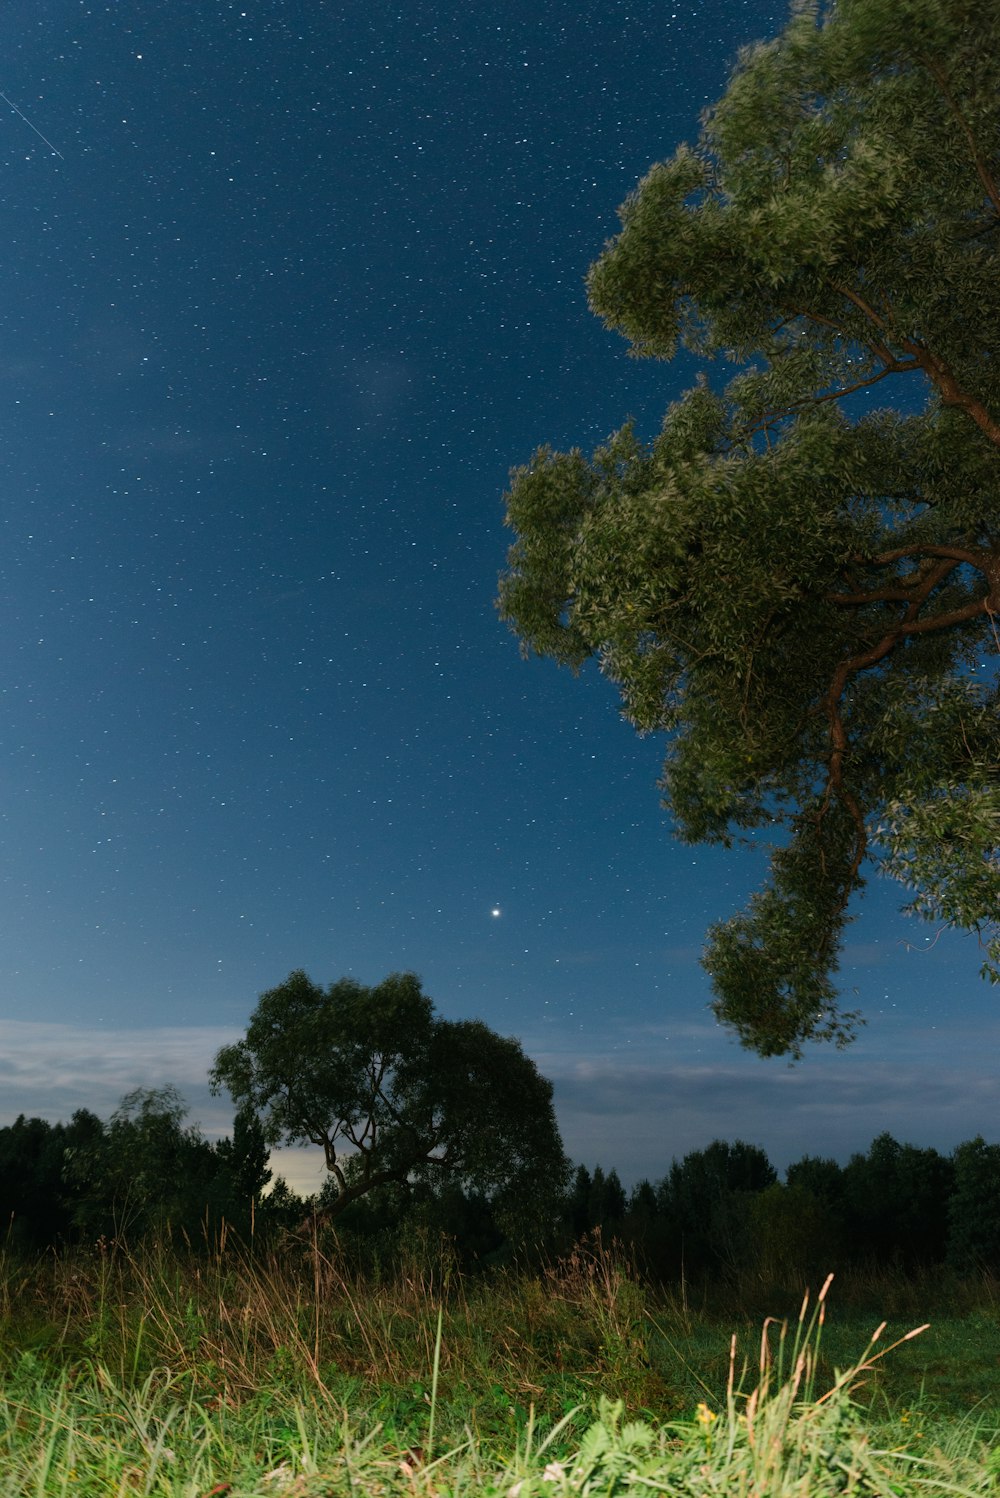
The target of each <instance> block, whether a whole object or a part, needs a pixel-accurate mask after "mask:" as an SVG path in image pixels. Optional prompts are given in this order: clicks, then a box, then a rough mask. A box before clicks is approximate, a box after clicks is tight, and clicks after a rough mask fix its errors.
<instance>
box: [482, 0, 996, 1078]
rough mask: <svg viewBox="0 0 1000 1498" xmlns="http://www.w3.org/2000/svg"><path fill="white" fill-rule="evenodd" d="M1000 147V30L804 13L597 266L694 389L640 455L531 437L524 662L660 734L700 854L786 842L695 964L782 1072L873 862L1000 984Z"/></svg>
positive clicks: (656, 174) (628, 434)
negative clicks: (691, 362) (569, 671)
mask: <svg viewBox="0 0 1000 1498" xmlns="http://www.w3.org/2000/svg"><path fill="white" fill-rule="evenodd" d="M998 130H1000V10H998V9H997V7H996V6H989V5H982V4H980V3H978V0H894V3H893V4H891V5H890V4H886V3H885V0H837V3H836V4H834V3H832V0H798V3H796V5H795V6H794V9H793V14H792V19H791V21H790V22H789V24H788V26H787V29H786V30H785V31H784V33H783V34H782V35H781V36H779V37H778V38H777V40H775V41H773V42H770V43H768V44H766V45H760V46H757V47H754V48H751V49H748V50H747V51H745V52H744V53H743V54H742V56H741V59H740V62H739V65H738V67H737V68H736V70H735V72H734V74H733V77H732V80H731V82H730V85H729V87H728V90H727V92H726V94H725V96H724V97H723V99H722V100H721V102H720V103H719V104H717V105H716V106H715V108H714V109H713V110H711V111H710V112H709V113H708V114H707V115H706V117H705V120H704V126H703V131H702V135H701V138H700V141H699V143H698V145H697V147H696V148H693V149H692V148H690V147H688V146H682V147H681V148H680V149H679V150H678V151H677V153H676V154H675V155H674V157H673V158H672V159H671V160H670V161H668V162H665V163H661V164H659V165H657V166H654V167H653V169H652V170H651V171H650V173H649V174H648V176H647V177H646V178H645V179H644V180H643V181H642V182H641V183H640V184H639V186H638V188H637V189H636V191H635V192H634V193H633V194H632V196H631V197H630V198H629V199H628V201H627V202H626V203H625V205H624V207H623V209H622V210H621V221H622V229H621V233H620V234H619V235H618V237H617V238H616V239H615V240H613V241H612V242H611V243H610V244H609V245H608V246H607V247H606V248H605V251H604V253H603V254H602V256H601V258H600V259H599V260H598V261H597V263H596V264H595V265H594V266H593V267H592V269H591V272H590V276H589V282H588V286H589V296H590V303H591V306H592V308H593V310H594V311H595V312H597V313H598V314H599V315H600V316H601V317H602V318H603V319H604V320H605V322H606V323H607V324H608V325H609V326H610V327H613V328H616V329H618V330H619V331H620V332H622V333H624V334H625V336H626V337H627V338H628V339H629V340H630V341H631V345H632V352H633V353H634V354H636V355H640V356H652V357H656V358H664V359H672V358H673V357H674V356H675V354H676V353H677V351H678V349H679V348H680V347H681V346H683V347H684V348H685V349H686V350H688V352H689V353H692V354H694V355H695V356H696V357H698V358H700V359H702V360H704V361H705V364H706V370H705V371H703V372H702V374H701V376H700V377H699V380H698V383H697V385H696V386H695V388H693V389H691V390H689V391H688V392H687V393H686V394H685V395H684V396H683V397H682V398H681V399H680V400H679V401H678V402H677V403H676V404H674V405H673V406H672V407H671V408H670V410H669V411H668V413H667V416H666V418H665V421H664V424H663V427H662V430H661V432H660V434H659V436H658V437H657V438H656V439H655V441H654V442H653V443H652V444H651V445H648V446H647V445H643V444H641V443H640V442H639V441H638V439H637V437H636V435H635V433H634V432H633V430H632V429H631V427H630V426H626V427H624V428H623V429H622V430H621V431H619V432H618V433H617V434H615V435H614V436H613V437H611V438H610V439H609V441H608V443H607V444H606V445H605V446H604V447H603V448H601V449H600V450H599V451H598V452H597V453H595V455H594V456H593V458H591V459H589V460H588V459H587V458H585V457H584V456H583V455H582V454H581V453H580V452H579V451H573V452H569V453H557V452H553V451H551V450H550V449H548V448H542V449H540V450H539V451H538V452H536V453H535V455H534V456H533V458H532V459H531V461H530V463H529V464H528V465H527V466H526V467H525V468H522V469H520V470H517V471H516V472H515V473H514V475H513V481H512V487H511V489H510V492H509V495H508V497H507V504H508V521H509V523H510V525H511V526H512V527H513V528H514V530H515V531H516V533H517V539H516V541H515V543H514V545H513V546H512V548H511V551H510V555H509V567H508V570H507V572H506V573H505V575H504V576H503V578H502V580H501V588H500V600H499V605H500V611H501V614H502V615H503V617H504V618H506V619H507V620H508V621H509V623H510V624H511V626H512V627H513V629H514V630H515V632H516V633H517V634H518V635H519V637H520V639H521V641H522V645H523V647H524V649H525V650H528V651H535V652H537V653H539V654H542V655H548V656H552V657H554V658H555V659H556V660H557V661H559V662H562V663H564V664H567V665H569V666H571V667H574V668H576V667H579V666H580V665H581V664H582V663H583V662H584V661H585V660H586V659H587V658H589V657H591V656H595V657H596V658H597V659H598V660H599V662H600V665H601V669H602V670H603V671H604V672H605V673H606V674H607V675H608V676H609V677H610V678H611V679H612V680H613V681H615V682H616V683H617V684H618V686H619V688H620V691H621V696H622V700H623V704H624V711H625V713H626V715H627V716H628V717H629V718H630V719H631V720H632V722H633V723H634V724H635V725H636V726H637V727H638V728H639V729H640V730H642V731H654V730H666V732H667V734H668V735H669V738H668V749H667V758H666V764H665V769H664V777H663V782H662V785H663V790H664V792H665V797H666V802H667V804H668V805H669V807H670V809H671V811H672V814H673V817H674V820H675V823H676V827H677V831H678V833H679V835H680V837H681V838H682V839H684V840H686V841H691V842H695V841H708V842H717V843H722V844H724V845H728V844H729V842H730V841H731V840H732V838H733V837H734V836H749V837H751V838H752V837H753V834H754V831H755V830H756V829H765V830H766V835H767V837H768V838H773V839H774V840H775V846H774V847H773V850H772V852H771V858H770V879H769V881H768V883H767V884H766V885H765V886H764V887H763V888H762V889H761V890H760V891H759V892H758V893H756V894H755V895H753V897H752V898H751V900H750V903H749V906H748V907H747V909H746V910H745V911H743V912H742V913H740V914H737V915H735V916H733V917H732V918H731V919H729V920H726V921H723V922H721V923H719V924H717V925H716V926H715V927H714V928H713V929H712V930H711V932H710V933H709V944H708V947H707V950H706V955H705V958H704V963H705V966H706V968H707V970H708V972H709V974H710V975H711V979H712V983H713V988H714V993H715V998H714V1002H713V1007H714V1009H715V1012H716V1014H717V1016H718V1017H719V1019H720V1020H721V1021H723V1022H724V1023H726V1024H728V1025H730V1026H732V1027H733V1029H734V1030H735V1031H736V1033H737V1035H738V1036H739V1038H740V1040H741V1041H742V1043H743V1044H744V1045H746V1046H748V1047H750V1048H752V1049H754V1050H757V1051H759V1052H760V1053H762V1054H765V1055H773V1054H783V1053H787V1054H790V1055H793V1056H797V1055H799V1054H801V1050H802V1047H803V1045H804V1043H805V1042H807V1041H810V1040H823V1039H832V1040H834V1041H836V1042H838V1043H841V1044H842V1043H845V1042H846V1041H847V1040H849V1039H850V1038H852V1036H853V1034H854V1029H855V1024H856V1021H857V1018H858V1017H857V1015H855V1014H850V1013H843V1012H842V1011H841V1010H840V1009H839V1007H838V1003H837V993H836V987H835V981H834V975H835V973H836V969H837V960H838V952H839V949H840V944H841V941H842V935H843V928H844V925H845V922H846V920H847V919H848V906H849V902H850V901H851V898H852V896H853V895H854V894H855V893H856V892H857V891H859V890H860V889H861V888H862V886H863V883H864V877H865V874H866V872H867V871H868V870H869V869H872V868H874V869H877V870H879V871H880V872H882V873H885V874H888V875H892V876H894V877H895V878H897V879H898V880H900V881H901V882H902V884H903V885H904V886H905V887H906V888H907V889H908V890H909V891H910V892H911V896H912V898H911V902H910V905H909V907H908V908H909V909H910V910H912V911H914V912H915V913H916V914H918V915H920V916H923V917H926V918H928V919H930V920H932V921H934V922H936V923H938V924H939V925H940V926H942V927H945V926H950V927H955V928H959V929H964V930H974V931H977V932H978V933H979V934H980V939H981V941H982V944H983V947H984V953H985V963H984V969H983V971H984V974H985V975H987V976H989V977H990V978H991V979H992V980H994V981H996V980H997V979H998V978H1000V924H998V918H997V912H998V910H1000V857H998V843H1000V775H998V771H997V765H998V762H1000V720H998V715H997V705H998V703H997V697H998V683H997V673H996V645H997V634H996V614H997V612H998V611H1000V156H998V151H997V144H996V143H997V138H998ZM720 356H721V357H724V358H725V359H727V360H729V361H730V362H731V363H735V364H737V365H738V366H741V368H740V369H739V372H738V373H736V375H735V377H734V378H732V379H730V380H729V382H728V383H727V384H724V385H723V384H721V382H719V381H716V383H715V384H714V385H713V384H712V383H710V381H709V379H708V369H709V368H711V367H714V364H715V361H716V360H717V358H719V357H720ZM890 390H891V391H893V392H894V393H895V395H896V397H897V407H896V408H895V409H881V410H879V409H876V402H877V401H878V400H879V399H880V398H881V396H882V394H883V393H885V392H888V391H890ZM987 658H988V659H987ZM987 665H988V667H989V669H988V670H987V669H985V668H986V666H987Z"/></svg>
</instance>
